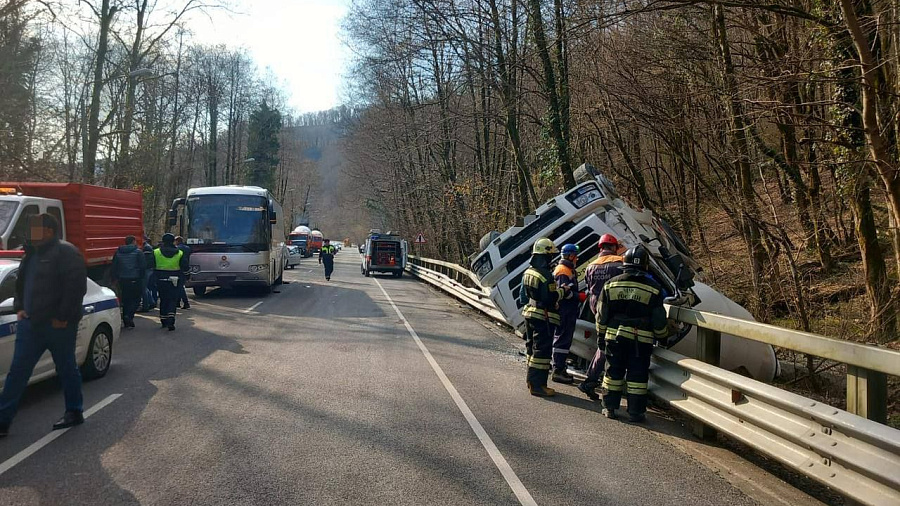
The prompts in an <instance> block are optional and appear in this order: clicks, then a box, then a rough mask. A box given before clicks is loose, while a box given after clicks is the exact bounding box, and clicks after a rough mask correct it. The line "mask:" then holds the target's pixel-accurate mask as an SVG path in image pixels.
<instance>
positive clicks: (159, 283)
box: [153, 234, 190, 330]
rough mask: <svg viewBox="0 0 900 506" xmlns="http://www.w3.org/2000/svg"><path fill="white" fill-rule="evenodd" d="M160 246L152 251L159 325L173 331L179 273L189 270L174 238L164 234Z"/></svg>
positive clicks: (185, 258)
mask: <svg viewBox="0 0 900 506" xmlns="http://www.w3.org/2000/svg"><path fill="white" fill-rule="evenodd" d="M162 240H163V242H162V245H161V246H160V247H158V248H156V249H155V250H153V272H154V274H153V277H154V278H155V279H156V290H157V291H158V292H159V323H160V324H162V327H163V328H168V329H169V330H175V309H176V308H177V307H178V283H179V280H180V279H181V273H182V272H185V271H187V270H188V269H190V266H189V265H188V263H187V257H186V256H185V254H184V252H183V251H181V250H180V249H178V248H176V247H175V236H174V235H172V234H165V235H163V237H162Z"/></svg>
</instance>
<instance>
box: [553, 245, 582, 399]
mask: <svg viewBox="0 0 900 506" xmlns="http://www.w3.org/2000/svg"><path fill="white" fill-rule="evenodd" d="M560 253H561V256H562V259H561V260H560V261H559V264H558V265H557V266H556V268H555V269H554V270H553V279H554V280H555V281H556V286H558V287H559V288H560V289H562V290H563V295H562V298H561V299H560V301H559V325H558V326H557V327H556V331H555V332H554V333H553V381H554V382H556V383H565V384H570V383H572V382H573V381H575V378H574V377H573V376H572V375H571V374H569V371H567V370H566V359H567V358H568V357H569V348H571V347H572V336H573V335H575V321H576V320H578V308H579V307H580V301H579V298H578V273H577V272H576V271H575V267H576V265H577V263H578V246H577V245H575V244H565V245H563V247H562V249H561V250H560Z"/></svg>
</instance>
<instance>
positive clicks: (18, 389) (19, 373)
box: [0, 318, 84, 425]
mask: <svg viewBox="0 0 900 506" xmlns="http://www.w3.org/2000/svg"><path fill="white" fill-rule="evenodd" d="M76 335H77V324H70V325H69V326H68V327H66V328H64V329H54V328H53V327H51V326H50V323H49V322H48V323H41V324H34V323H33V322H32V321H31V320H30V319H27V318H26V319H24V320H20V321H19V324H18V327H17V329H16V349H15V352H14V353H13V359H12V364H10V367H9V374H7V375H6V383H4V385H3V393H2V394H0V424H4V425H8V424H9V423H10V422H11V421H12V419H13V416H15V414H16V409H17V408H18V407H19V399H21V397H22V394H23V393H24V392H25V387H26V386H28V380H29V379H31V373H32V372H34V366H35V365H37V363H38V360H40V358H41V356H42V355H43V354H44V352H45V351H47V350H50V354H51V355H52V356H53V363H54V364H55V365H56V375H57V376H58V377H59V380H60V382H61V383H62V387H63V393H64V394H65V397H66V411H78V412H81V411H82V410H83V409H84V406H83V404H84V400H83V398H82V395H81V372H79V370H78V364H77V363H76V361H75V338H76Z"/></svg>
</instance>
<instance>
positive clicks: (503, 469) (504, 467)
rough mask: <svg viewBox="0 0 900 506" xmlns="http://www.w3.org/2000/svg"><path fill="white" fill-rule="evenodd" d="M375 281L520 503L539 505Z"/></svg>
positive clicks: (395, 306)
mask: <svg viewBox="0 0 900 506" xmlns="http://www.w3.org/2000/svg"><path fill="white" fill-rule="evenodd" d="M372 280H373V281H375V284H377V285H378V288H380V289H381V293H383V294H384V296H385V298H386V299H387V301H388V302H389V303H390V304H391V307H393V308H394V311H396V312H397V316H399V317H400V321H402V322H403V325H405V326H406V330H407V331H408V332H409V335H410V336H412V338H413V340H414V341H415V342H416V345H418V347H419V350H421V351H422V354H423V355H425V359H426V360H427V361H428V363H429V364H431V368H432V369H433V370H434V373H435V374H436V375H437V377H438V379H440V380H441V383H443V384H444V388H446V389H447V393H449V394H450V397H452V398H453V402H455V403H456V407H457V408H459V411H460V412H462V415H463V417H465V419H466V421H467V422H469V426H470V427H472V431H473V432H475V435H476V436H478V440H479V441H481V445H482V446H484V449H485V450H487V453H488V455H489V456H490V457H491V460H493V461H494V465H496V466H497V469H499V470H500V474H502V475H503V478H504V479H506V483H508V484H509V488H511V489H512V491H513V493H514V494H516V498H518V499H519V503H520V504H522V505H525V506H537V502H535V500H534V498H533V497H531V493H529V492H528V489H526V488H525V485H523V484H522V480H520V479H519V477H518V476H516V473H515V471H513V470H512V467H510V465H509V463H508V462H507V461H506V458H505V457H503V454H502V453H500V450H498V449H497V445H495V444H494V441H493V440H492V439H491V437H490V436H489V435H488V433H487V431H485V430H484V427H482V425H481V422H479V421H478V419H477V418H475V414H474V413H472V410H471V409H469V406H468V405H467V404H466V401H465V400H463V398H462V396H461V395H459V392H457V391H456V387H454V386H453V383H451V382H450V379H449V378H447V375H446V374H444V370H443V369H441V366H440V365H438V363H437V361H436V360H435V359H434V357H433V356H432V355H431V352H430V351H428V348H426V347H425V344H424V343H423V342H422V340H421V339H419V335H418V334H416V331H415V329H413V328H412V325H410V324H409V320H407V319H406V317H405V316H403V313H401V312H400V308H398V307H397V305H396V304H394V301H393V300H392V299H391V296H390V295H388V293H387V290H385V289H384V287H383V286H381V283H380V282H379V281H378V279H377V278H372Z"/></svg>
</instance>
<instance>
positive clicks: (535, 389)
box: [528, 381, 556, 397]
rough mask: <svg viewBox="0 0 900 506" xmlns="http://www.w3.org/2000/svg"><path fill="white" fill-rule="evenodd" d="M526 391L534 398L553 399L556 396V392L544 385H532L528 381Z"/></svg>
mask: <svg viewBox="0 0 900 506" xmlns="http://www.w3.org/2000/svg"><path fill="white" fill-rule="evenodd" d="M528 391H529V392H531V395H533V396H535V397H553V396H554V395H556V390H553V389H552V388H550V387H548V386H546V385H545V386H540V385H532V384H531V382H530V381H529V382H528Z"/></svg>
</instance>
